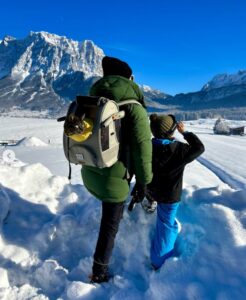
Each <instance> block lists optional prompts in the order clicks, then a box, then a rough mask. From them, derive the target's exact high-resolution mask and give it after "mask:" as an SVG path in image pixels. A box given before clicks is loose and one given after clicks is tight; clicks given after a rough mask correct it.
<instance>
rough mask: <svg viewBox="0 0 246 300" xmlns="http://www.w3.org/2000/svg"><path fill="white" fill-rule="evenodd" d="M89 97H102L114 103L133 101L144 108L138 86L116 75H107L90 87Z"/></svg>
mask: <svg viewBox="0 0 246 300" xmlns="http://www.w3.org/2000/svg"><path fill="white" fill-rule="evenodd" d="M90 96H102V97H105V98H109V99H111V100H114V101H115V102H120V101H124V100H128V99H134V100H137V101H139V102H140V103H141V104H142V105H143V106H144V107H146V105H145V103H144V97H143V93H142V91H141V90H140V88H139V86H138V85H137V84H136V83H135V82H133V81H132V80H129V79H127V78H125V77H122V76H118V75H109V76H105V77H103V78H101V79H99V80H98V81H97V82H96V83H95V84H94V85H93V86H92V87H91V89H90Z"/></svg>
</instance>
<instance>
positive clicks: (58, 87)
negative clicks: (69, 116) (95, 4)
mask: <svg viewBox="0 0 246 300" xmlns="http://www.w3.org/2000/svg"><path fill="white" fill-rule="evenodd" d="M103 56H104V53H103V50H102V49H100V48H99V47H97V46H96V45H95V44H94V43H93V42H92V41H89V40H85V41H83V42H78V41H73V40H71V39H68V38H66V37H63V36H58V35H55V34H50V33H48V32H43V31H41V32H31V33H30V34H29V35H28V36H27V37H26V38H25V39H22V40H16V39H15V38H13V37H9V36H7V37H5V38H4V39H3V40H2V42H1V43H0V104H1V110H3V109H5V110H9V109H10V108H13V107H15V106H18V107H21V108H22V109H31V110H45V109H46V110H47V109H48V110H51V111H52V110H53V111H59V109H60V108H61V107H62V106H63V105H64V101H66V100H71V99H73V98H74V97H75V95H76V94H79V93H85V91H87V89H88V85H91V82H92V80H93V78H97V77H98V76H101V75H102V68H101V60H102V58H103ZM50 113H51V112H50Z"/></svg>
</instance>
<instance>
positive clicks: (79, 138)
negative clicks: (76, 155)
mask: <svg viewBox="0 0 246 300" xmlns="http://www.w3.org/2000/svg"><path fill="white" fill-rule="evenodd" d="M82 124H83V128H84V130H83V132H82V133H81V134H72V135H70V136H69V138H70V139H72V140H74V141H76V142H84V141H85V140H87V139H88V138H89V137H90V136H91V135H92V130H93V122H92V120H91V119H89V118H85V119H84V120H83V121H82Z"/></svg>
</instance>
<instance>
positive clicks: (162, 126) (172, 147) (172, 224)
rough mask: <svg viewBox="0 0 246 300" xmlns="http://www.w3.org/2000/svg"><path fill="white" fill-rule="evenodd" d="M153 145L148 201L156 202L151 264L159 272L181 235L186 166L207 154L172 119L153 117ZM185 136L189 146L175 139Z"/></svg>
mask: <svg viewBox="0 0 246 300" xmlns="http://www.w3.org/2000/svg"><path fill="white" fill-rule="evenodd" d="M150 125H151V131H152V133H153V135H154V138H153V139H152V143H153V160H152V167H153V180H152V182H151V183H150V184H149V185H148V191H147V198H148V200H149V201H150V202H153V201H157V203H158V205H157V223H156V231H155V236H154V239H153V241H152V244H151V262H152V265H153V267H154V268H155V269H158V268H160V267H161V266H162V265H163V263H164V262H165V260H166V259H167V258H168V257H170V256H171V255H172V252H173V247H174V243H175V241H176V238H177V235H178V222H177V220H176V214H177V209H178V206H179V202H180V200H181V193H182V182H183V172H184V168H185V166H186V164H188V163H190V162H192V161H193V160H194V159H196V158H197V157H198V156H199V155H201V154H202V153H203V152H204V146H203V144H202V142H201V141H200V140H199V138H198V137H197V136H196V135H195V134H194V133H191V132H187V131H185V129H184V124H183V123H182V122H180V123H177V122H176V120H175V117H174V116H173V115H157V114H152V115H151V116H150ZM176 128H177V130H178V131H179V132H180V133H181V134H182V135H183V137H184V139H185V140H186V141H187V144H186V143H181V142H179V141H176V140H175V139H174V138H173V133H174V131H175V129H176Z"/></svg>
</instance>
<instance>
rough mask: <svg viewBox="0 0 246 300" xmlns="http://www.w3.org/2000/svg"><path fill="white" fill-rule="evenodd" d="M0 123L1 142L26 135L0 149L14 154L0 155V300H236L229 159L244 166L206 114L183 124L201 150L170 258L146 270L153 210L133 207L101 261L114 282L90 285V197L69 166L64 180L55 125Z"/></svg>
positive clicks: (237, 244) (237, 179) (244, 207)
mask: <svg viewBox="0 0 246 300" xmlns="http://www.w3.org/2000/svg"><path fill="white" fill-rule="evenodd" d="M0 121H1V124H2V126H1V129H0V133H1V137H2V139H21V138H24V137H26V138H27V141H30V140H31V141H32V142H31V143H27V144H24V145H22V146H12V147H8V149H6V148H4V149H3V148H1V149H0V157H3V152H4V151H6V150H11V151H14V153H15V156H16V158H15V161H14V162H6V161H4V160H3V159H0V164H1V165H0V183H1V186H0V253H1V254H0V299H4V300H9V299H11V300H29V299H32V300H34V299H35V300H44V299H52V300H53V299H54V300H55V299H63V300H81V299H86V300H90V299H91V300H92V299H105V300H106V299H112V300H116V299H117V300H121V299H122V300H123V299H124V300H125V299H129V300H130V299H134V300H135V299H136V300H138V299H139V300H140V299H141V300H142V299H145V300H147V299H148V300H149V299H154V300H191V299H199V300H205V299H218V300H231V299H235V300H237V299H238V300H239V299H240V300H241V299H244V298H245V296H246V273H245V272H246V271H245V266H244V263H243V262H244V261H245V260H246V190H245V178H246V169H245V168H240V167H241V166H240V165H239V164H237V166H239V167H237V166H235V162H236V159H237V158H238V160H239V159H241V158H242V159H241V160H240V163H241V165H243V164H244V158H243V157H244V152H245V150H244V149H245V146H246V138H245V136H244V137H239V138H238V139H237V138H235V137H230V136H228V137H224V138H223V137H222V139H218V136H215V135H213V134H212V130H211V129H212V125H213V124H214V120H211V121H210V120H199V121H194V122H189V123H187V128H188V129H190V130H193V131H194V132H197V134H198V135H199V137H200V138H201V140H202V141H203V142H204V143H205V147H206V152H205V153H204V155H203V156H202V158H201V159H202V160H201V163H200V162H199V161H195V162H193V163H192V164H190V165H189V166H188V167H187V169H186V172H185V176H184V191H183V197H182V202H181V206H180V210H179V213H178V218H179V220H180V222H181V223H182V230H181V233H180V236H179V240H178V242H177V245H176V249H177V251H178V250H179V252H180V256H179V257H176V258H170V259H169V260H167V262H166V263H165V265H164V266H163V267H162V268H161V269H160V271H158V272H154V271H152V270H151V268H150V262H149V247H150V240H151V236H152V235H153V231H154V226H155V214H152V215H151V214H150V215H149V214H148V215H147V214H145V213H144V211H143V210H142V208H141V207H140V205H139V206H137V207H136V208H135V209H134V211H133V212H132V213H128V211H127V210H125V212H124V217H123V220H122V223H121V226H120V231H119V233H118V236H117V240H116V244H115V249H114V253H113V258H112V264H111V271H112V273H113V274H114V278H113V279H112V280H111V281H110V282H109V283H108V284H102V285H99V286H93V285H90V284H88V282H89V279H88V275H89V274H90V272H91V266H92V255H93V251H94V247H95V243H96V239H97V234H98V228H99V220H100V202H99V201H98V200H96V199H95V198H93V197H92V196H91V195H90V194H88V192H87V191H86V190H85V188H84V186H83V185H82V184H81V183H82V182H81V179H80V174H79V169H76V168H75V169H74V170H73V176H74V179H73V180H74V181H73V184H70V183H69V181H68V180H67V178H66V175H67V164H66V161H65V158H64V156H63V152H62V144H61V134H62V129H61V125H60V124H57V123H56V122H55V121H53V120H42V119H36V120H35V119H20V118H19V119H14V118H1V119H0ZM235 124H239V123H238V122H236V123H235ZM28 137H35V139H33V138H31V139H28ZM177 138H178V139H181V136H180V135H178V134H177ZM225 138H227V140H226V139H225ZM37 140H38V141H40V140H41V141H43V142H44V143H45V144H47V146H45V147H43V146H42V145H40V142H39V143H36V142H37ZM218 148H220V149H221V150H223V151H222V152H219V151H218V152H217V151H216V149H218ZM21 161H23V162H24V163H25V164H24V165H23V164H21ZM221 171H223V176H221ZM231 179H233V180H231ZM129 200H130V199H128V200H127V201H129Z"/></svg>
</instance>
